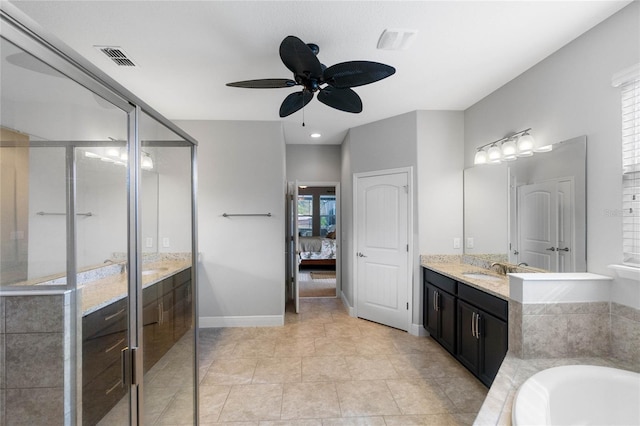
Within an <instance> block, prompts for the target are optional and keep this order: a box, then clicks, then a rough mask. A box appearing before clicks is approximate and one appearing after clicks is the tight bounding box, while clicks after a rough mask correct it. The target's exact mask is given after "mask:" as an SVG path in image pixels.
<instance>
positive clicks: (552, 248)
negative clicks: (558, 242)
mask: <svg viewBox="0 0 640 426" xmlns="http://www.w3.org/2000/svg"><path fill="white" fill-rule="evenodd" d="M545 250H549V251H556V248H555V247H549V248H547V249H545Z"/></svg>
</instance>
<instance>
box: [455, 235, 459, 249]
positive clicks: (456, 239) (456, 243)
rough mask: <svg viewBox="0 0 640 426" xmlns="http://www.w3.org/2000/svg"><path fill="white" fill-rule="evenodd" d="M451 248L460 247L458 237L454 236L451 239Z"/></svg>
mask: <svg viewBox="0 0 640 426" xmlns="http://www.w3.org/2000/svg"><path fill="white" fill-rule="evenodd" d="M453 248H454V249H459V248H460V238H458V237H456V238H454V239H453Z"/></svg>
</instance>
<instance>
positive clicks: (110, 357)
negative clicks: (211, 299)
mask: <svg viewBox="0 0 640 426" xmlns="http://www.w3.org/2000/svg"><path fill="white" fill-rule="evenodd" d="M1 7H2V8H1V22H0V56H1V61H2V62H1V64H0V65H1V68H0V70H1V73H0V108H1V114H0V424H3V425H5V424H6V425H11V424H47V425H55V424H60V425H63V424H64V425H75V424H84V425H94V424H104V425H108V424H113V425H122V424H145V423H146V424H151V423H155V422H158V421H159V422H163V423H169V424H176V423H180V424H184V423H185V422H186V423H191V424H197V383H198V368H197V350H196V348H197V333H196V330H197V312H196V303H195V300H196V293H197V291H196V290H197V289H196V282H197V280H196V272H197V271H196V256H195V254H196V253H197V240H196V214H195V212H196V198H195V194H196V179H195V176H196V173H195V164H196V144H197V143H196V141H195V140H194V139H193V138H191V137H190V136H189V135H187V134H186V133H184V132H183V131H182V130H181V129H179V128H178V127H176V126H175V125H173V124H172V123H171V122H169V121H168V120H166V119H165V118H164V117H162V116H161V115H160V114H158V113H157V112H155V111H154V110H153V109H152V108H151V107H149V106H148V105H146V104H145V103H144V102H142V101H140V100H139V99H137V98H136V97H135V96H134V95H133V94H131V93H130V92H128V91H127V90H126V89H124V88H123V87H121V86H120V85H118V84H117V83H116V82H115V81H113V80H111V79H110V78H109V77H107V76H106V75H105V74H104V73H102V72H101V71H100V70H98V69H96V68H95V67H94V66H93V65H92V64H90V63H88V62H86V61H85V60H84V59H83V58H80V57H78V56H77V55H76V54H75V53H74V52H72V51H70V50H69V49H68V48H67V47H66V46H63V45H61V44H60V43H59V42H57V41H55V42H52V41H50V37H48V35H47V34H46V33H45V32H44V31H43V30H42V29H41V28H37V26H36V25H35V24H33V23H31V22H29V20H28V19H27V18H26V17H24V16H22V15H21V14H20V13H19V11H17V10H16V9H15V8H13V7H12V6H11V5H10V4H7V2H3V3H2V6H1Z"/></svg>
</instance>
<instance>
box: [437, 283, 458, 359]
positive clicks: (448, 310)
mask: <svg viewBox="0 0 640 426" xmlns="http://www.w3.org/2000/svg"><path fill="white" fill-rule="evenodd" d="M437 302H438V316H439V318H438V319H439V320H440V323H439V325H438V336H439V337H440V344H441V345H442V346H443V347H444V348H445V349H446V350H448V351H449V352H451V353H452V354H454V353H455V349H456V298H455V297H454V296H452V295H450V294H448V293H445V292H444V291H438V300H437Z"/></svg>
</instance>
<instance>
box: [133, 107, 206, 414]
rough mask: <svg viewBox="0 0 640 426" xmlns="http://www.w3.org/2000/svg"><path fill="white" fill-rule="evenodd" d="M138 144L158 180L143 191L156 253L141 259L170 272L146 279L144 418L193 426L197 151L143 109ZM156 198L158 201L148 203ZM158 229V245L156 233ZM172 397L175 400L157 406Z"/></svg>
mask: <svg viewBox="0 0 640 426" xmlns="http://www.w3.org/2000/svg"><path fill="white" fill-rule="evenodd" d="M140 139H141V146H142V148H141V151H142V152H141V167H142V170H143V173H156V174H157V176H158V177H159V179H158V180H157V181H153V180H151V179H144V178H143V179H142V181H141V186H140V192H141V199H142V200H143V203H142V205H141V228H142V233H143V235H142V245H143V247H146V248H150V247H151V246H154V245H155V246H156V247H157V250H156V251H155V252H153V251H149V252H146V253H143V257H142V265H143V268H142V270H143V274H144V273H145V272H147V273H148V274H149V276H153V275H154V274H155V271H156V270H158V269H160V268H166V269H167V271H171V273H172V275H171V276H170V277H169V278H163V279H162V280H160V282H159V283H157V284H152V285H148V286H147V284H146V283H145V277H144V276H143V285H144V286H145V288H144V291H143V324H144V331H143V334H144V349H145V352H144V360H143V363H144V373H145V374H144V389H145V392H144V406H145V416H146V418H147V419H149V420H150V422H151V421H161V422H163V423H167V424H178V423H180V424H185V423H187V424H190V423H194V424H195V410H194V408H195V406H196V394H195V392H194V389H195V382H196V380H197V379H196V377H197V368H196V362H195V360H196V353H195V339H196V336H195V319H194V305H193V301H194V297H193V291H194V282H195V281H194V280H193V277H192V275H193V271H192V264H193V253H192V247H193V239H192V226H193V223H192V222H193V221H192V213H193V210H192V203H191V200H192V178H191V177H192V160H191V156H192V145H191V144H190V143H187V142H186V141H185V140H184V139H183V138H182V137H180V136H179V135H177V134H175V133H174V132H172V131H171V130H170V129H168V128H166V127H165V126H164V125H162V124H161V123H159V122H158V121H156V120H154V119H153V118H152V117H150V116H149V115H148V114H146V113H145V112H144V111H143V112H142V114H141V117H140ZM153 193H156V194H157V203H156V204H155V205H153V204H152V203H144V200H145V197H149V198H153V197H152V196H150V194H153ZM150 210H153V212H151V211H150ZM153 213H155V214H153ZM154 220H155V222H152V223H149V222H150V221H154ZM153 226H155V227H156V228H155V230H156V234H155V235H156V239H154V238H153V236H152V235H151V233H150V232H151V230H152V229H153ZM156 240H157V244H156ZM167 395H170V396H172V399H171V401H170V402H169V403H168V404H167V405H163V404H158V402H157V401H159V400H163V399H165V400H166V397H167Z"/></svg>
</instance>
